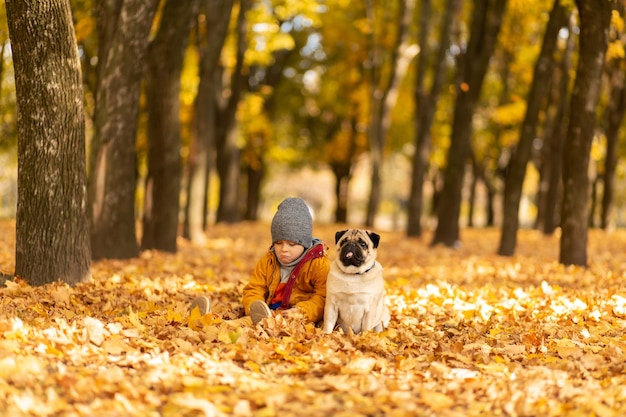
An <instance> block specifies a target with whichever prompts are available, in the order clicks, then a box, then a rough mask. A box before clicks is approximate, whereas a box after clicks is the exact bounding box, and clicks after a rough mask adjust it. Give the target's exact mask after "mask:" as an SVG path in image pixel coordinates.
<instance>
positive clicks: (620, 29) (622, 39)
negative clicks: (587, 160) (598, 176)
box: [600, 2, 626, 230]
mask: <svg viewBox="0 0 626 417" xmlns="http://www.w3.org/2000/svg"><path fill="white" fill-rule="evenodd" d="M617 8H618V11H619V16H615V20H616V21H617V23H618V24H617V25H615V26H616V27H615V28H614V30H613V32H614V34H613V36H614V39H613V40H612V42H611V45H612V46H613V47H612V48H610V49H609V51H612V53H610V54H609V53H607V63H606V75H607V79H608V83H609V90H610V95H609V103H608V108H607V109H606V116H605V118H606V122H605V123H606V129H605V132H606V155H605V158H604V170H603V172H602V183H603V187H602V190H603V192H602V212H601V216H600V219H601V220H600V223H601V227H602V228H603V229H605V230H608V229H613V228H614V227H615V216H614V211H615V209H614V208H615V207H614V206H615V175H616V171H617V163H618V143H619V139H620V128H621V126H622V123H623V121H624V114H625V113H626V72H625V67H626V59H625V57H624V44H625V43H626V32H625V31H624V13H625V5H624V2H618V4H617Z"/></svg>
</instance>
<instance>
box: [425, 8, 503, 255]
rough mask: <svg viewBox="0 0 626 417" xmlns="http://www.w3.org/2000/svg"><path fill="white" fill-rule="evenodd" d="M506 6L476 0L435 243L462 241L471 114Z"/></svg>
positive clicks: (460, 69)
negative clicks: (463, 199)
mask: <svg viewBox="0 0 626 417" xmlns="http://www.w3.org/2000/svg"><path fill="white" fill-rule="evenodd" d="M505 6H506V0H477V1H476V2H475V4H474V12H473V17H472V26H471V31H470V40H469V44H468V46H467V51H466V52H465V54H464V56H463V57H462V61H461V63H460V67H459V74H460V76H459V81H458V83H457V89H456V91H457V97H456V102H455V105H454V120H453V123H452V137H451V138H450V148H449V149H448V158H447V161H448V162H447V166H446V170H445V173H444V185H443V190H442V192H441V200H440V201H439V209H438V212H437V229H436V230H435V235H434V237H433V241H432V244H433V245H436V244H439V243H442V244H444V245H446V246H451V247H452V246H455V245H457V244H458V242H459V215H460V211H461V198H462V190H463V178H464V176H465V166H466V163H467V160H468V157H469V155H470V149H471V144H470V138H471V134H472V117H473V114H474V109H475V107H476V102H477V101H478V97H479V95H480V90H481V87H482V83H483V80H484V77H485V73H486V72H487V67H488V65H489V59H490V58H491V55H492V54H493V51H494V49H495V46H496V43H497V38H498V33H499V32H500V27H501V25H502V16H503V15H504V9H505Z"/></svg>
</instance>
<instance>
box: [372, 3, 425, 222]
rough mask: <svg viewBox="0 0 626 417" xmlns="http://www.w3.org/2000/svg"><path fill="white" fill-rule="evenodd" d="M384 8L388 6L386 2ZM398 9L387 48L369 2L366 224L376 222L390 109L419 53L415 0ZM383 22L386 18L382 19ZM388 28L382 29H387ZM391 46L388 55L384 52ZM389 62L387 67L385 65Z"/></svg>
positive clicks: (403, 4) (391, 25)
mask: <svg viewBox="0 0 626 417" xmlns="http://www.w3.org/2000/svg"><path fill="white" fill-rule="evenodd" d="M385 7H388V5H387V4H385ZM397 7H398V11H397V12H396V13H397V14H396V17H395V21H394V22H393V23H388V24H389V25H390V27H396V28H397V33H396V34H395V35H393V36H394V37H393V38H394V39H395V40H394V43H393V44H392V45H391V47H390V48H387V47H385V45H384V43H382V42H381V40H380V39H378V36H381V37H382V38H384V37H385V33H383V34H382V35H379V34H378V32H377V29H376V26H377V20H378V16H376V10H375V8H374V6H373V2H372V1H371V0H367V1H366V8H365V10H366V14H367V19H368V21H369V25H370V48H371V49H370V57H369V59H368V61H367V65H368V67H369V74H370V77H369V78H370V81H369V83H370V88H371V97H370V121H369V131H368V137H369V141H370V157H371V179H370V194H369V200H368V205H367V213H366V219H365V224H366V225H367V226H373V225H374V219H375V217H376V214H377V212H378V205H379V203H380V199H381V188H380V187H381V178H380V176H381V173H380V171H381V167H382V163H383V154H384V150H385V144H386V136H387V133H388V131H389V128H390V126H391V112H392V110H393V107H394V106H395V104H396V101H397V97H398V94H399V91H398V90H399V88H400V84H401V82H402V80H403V79H404V76H405V74H406V72H407V69H408V66H409V64H410V63H411V61H412V60H413V58H414V57H415V55H416V54H417V52H418V49H419V48H418V47H417V45H415V44H414V43H413V42H412V40H411V36H410V34H411V33H410V24H411V22H412V21H413V12H414V10H415V0H398V1H397ZM382 20H383V22H384V19H382ZM386 30H388V27H385V28H382V29H381V31H383V32H385V31H386ZM387 49H389V51H390V52H389V54H388V55H387V53H386V52H385V51H386V50H387ZM385 64H387V67H385Z"/></svg>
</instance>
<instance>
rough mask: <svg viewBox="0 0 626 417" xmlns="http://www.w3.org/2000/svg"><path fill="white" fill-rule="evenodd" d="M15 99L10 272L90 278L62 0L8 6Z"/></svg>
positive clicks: (74, 59)
mask: <svg viewBox="0 0 626 417" xmlns="http://www.w3.org/2000/svg"><path fill="white" fill-rule="evenodd" d="M6 8H7V22H8V27H9V36H10V39H11V48H12V54H13V65H14V69H15V88H16V95H17V105H18V114H17V132H18V201H17V220H16V242H15V275H16V276H19V277H21V278H24V279H26V280H28V282H29V283H30V284H31V285H43V284H47V283H50V282H54V281H57V280H62V281H65V282H67V283H69V284H75V283H78V282H81V281H85V280H87V279H88V278H89V277H90V260H91V246H90V242H89V220H88V215H87V175H86V171H85V170H86V167H85V114H84V110H83V85H82V76H81V69H80V61H79V59H78V50H77V47H76V38H75V35H74V27H73V24H72V13H71V9H70V3H69V0H48V1H37V2H28V1H8V2H6Z"/></svg>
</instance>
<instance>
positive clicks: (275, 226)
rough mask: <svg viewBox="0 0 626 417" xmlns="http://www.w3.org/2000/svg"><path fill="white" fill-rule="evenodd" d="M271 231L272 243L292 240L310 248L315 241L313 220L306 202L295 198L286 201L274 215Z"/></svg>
mask: <svg viewBox="0 0 626 417" xmlns="http://www.w3.org/2000/svg"><path fill="white" fill-rule="evenodd" d="M271 230H272V243H273V242H277V241H279V240H290V241H292V242H296V243H298V244H300V245H302V246H304V247H305V248H309V247H310V246H311V242H312V240H313V219H312V218H311V212H310V211H309V207H308V206H307V205H306V203H305V202H304V200H303V199H301V198H293V197H289V198H286V199H284V200H283V201H282V203H280V204H279V205H278V210H277V211H276V214H274V218H273V219H272V228H271Z"/></svg>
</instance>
